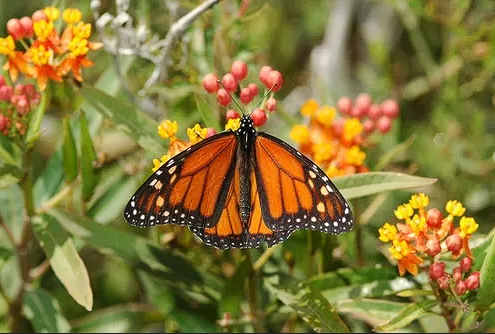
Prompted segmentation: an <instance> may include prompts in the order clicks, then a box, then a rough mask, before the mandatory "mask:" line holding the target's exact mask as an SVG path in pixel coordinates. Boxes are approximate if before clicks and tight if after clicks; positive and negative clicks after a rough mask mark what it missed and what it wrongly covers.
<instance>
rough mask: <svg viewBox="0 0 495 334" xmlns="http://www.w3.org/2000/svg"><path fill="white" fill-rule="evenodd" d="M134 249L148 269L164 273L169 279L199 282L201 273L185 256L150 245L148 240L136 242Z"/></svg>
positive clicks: (190, 282)
mask: <svg viewBox="0 0 495 334" xmlns="http://www.w3.org/2000/svg"><path fill="white" fill-rule="evenodd" d="M136 251H137V253H138V255H139V258H140V259H141V261H143V263H145V264H146V265H147V266H148V267H149V268H150V269H152V270H158V271H162V272H164V273H166V274H167V275H166V277H167V278H168V279H170V280H175V281H181V282H184V283H189V284H192V283H201V282H202V281H203V279H202V277H201V274H200V273H199V272H198V271H197V270H196V268H195V267H194V266H193V265H192V264H191V262H189V261H188V260H187V259H186V258H184V257H182V256H180V255H178V254H174V253H172V252H170V251H169V250H166V249H163V248H159V247H157V246H155V245H151V244H150V243H148V242H138V243H137V244H136Z"/></svg>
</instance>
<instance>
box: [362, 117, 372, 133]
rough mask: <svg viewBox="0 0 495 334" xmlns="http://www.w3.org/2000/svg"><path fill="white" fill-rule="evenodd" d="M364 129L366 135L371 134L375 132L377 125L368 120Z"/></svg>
mask: <svg viewBox="0 0 495 334" xmlns="http://www.w3.org/2000/svg"><path fill="white" fill-rule="evenodd" d="M363 129H364V132H365V133H366V134H370V133H372V132H373V131H374V130H375V123H374V122H373V121H372V120H371V119H367V120H365V121H364V123H363Z"/></svg>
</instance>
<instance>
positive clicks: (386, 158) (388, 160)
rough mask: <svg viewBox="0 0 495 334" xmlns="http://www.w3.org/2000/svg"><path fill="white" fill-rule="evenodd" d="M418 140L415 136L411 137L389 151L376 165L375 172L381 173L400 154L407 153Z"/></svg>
mask: <svg viewBox="0 0 495 334" xmlns="http://www.w3.org/2000/svg"><path fill="white" fill-rule="evenodd" d="M415 139H416V136H415V135H411V136H410V137H409V138H408V139H407V140H406V141H405V142H403V143H400V144H397V145H395V146H394V147H393V148H392V149H390V150H388V151H387V152H386V153H385V154H383V155H382V156H381V157H380V159H379V160H378V163H377V164H376V166H375V168H374V170H376V171H380V170H382V169H383V168H385V167H387V166H388V164H390V163H391V162H392V161H393V160H394V159H395V158H396V157H397V156H398V155H399V154H401V153H402V152H404V151H406V150H407V149H408V148H409V146H411V145H412V143H413V142H414V140H415Z"/></svg>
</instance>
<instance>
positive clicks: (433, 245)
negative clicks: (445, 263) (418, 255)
mask: <svg viewBox="0 0 495 334" xmlns="http://www.w3.org/2000/svg"><path fill="white" fill-rule="evenodd" d="M441 251H442V247H441V246H440V242H439V241H438V240H436V239H430V240H428V241H427V242H426V253H427V254H428V255H429V256H435V255H437V254H438V253H440V252H441Z"/></svg>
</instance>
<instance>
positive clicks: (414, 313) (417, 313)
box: [373, 300, 438, 332]
mask: <svg viewBox="0 0 495 334" xmlns="http://www.w3.org/2000/svg"><path fill="white" fill-rule="evenodd" d="M436 305H438V301H437V300H423V301H421V302H419V303H414V304H408V305H407V306H405V307H404V308H403V309H402V310H400V311H399V313H397V314H396V315H395V316H394V317H392V318H391V319H390V320H388V321H387V322H384V323H381V324H378V325H376V326H375V327H374V328H373V330H375V331H387V332H388V331H393V330H396V329H400V328H403V327H406V326H407V325H409V324H410V323H411V322H413V321H414V320H416V319H419V318H421V317H424V316H425V315H430V314H431V313H430V312H429V311H428V310H429V309H430V308H432V307H433V306H436Z"/></svg>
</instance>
